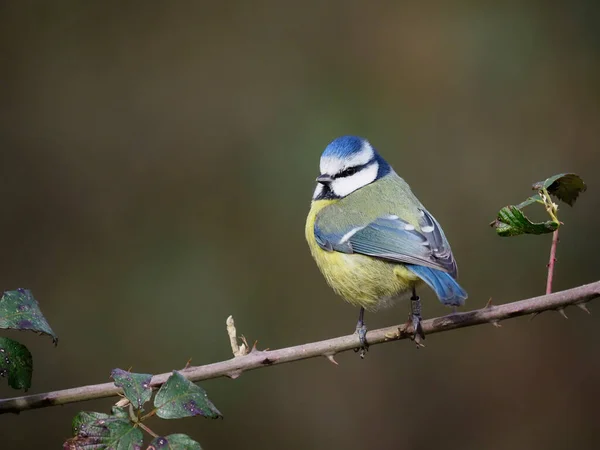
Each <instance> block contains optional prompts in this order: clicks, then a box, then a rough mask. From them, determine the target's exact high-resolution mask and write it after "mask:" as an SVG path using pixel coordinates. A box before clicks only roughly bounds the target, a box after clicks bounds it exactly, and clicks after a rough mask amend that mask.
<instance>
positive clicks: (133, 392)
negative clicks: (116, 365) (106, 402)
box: [110, 369, 152, 409]
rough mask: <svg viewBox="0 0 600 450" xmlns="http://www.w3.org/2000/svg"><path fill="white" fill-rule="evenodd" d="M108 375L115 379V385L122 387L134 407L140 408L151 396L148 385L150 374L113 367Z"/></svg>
mask: <svg viewBox="0 0 600 450" xmlns="http://www.w3.org/2000/svg"><path fill="white" fill-rule="evenodd" d="M110 376H111V377H112V379H113V380H115V386H117V387H120V388H122V389H123V392H124V393H125V397H127V399H128V400H129V401H130V402H131V404H132V405H133V407H134V408H135V409H142V406H143V405H144V403H146V402H147V401H148V400H150V398H151V397H152V388H151V387H150V380H151V379H152V375H150V374H146V373H131V372H127V371H126V370H123V369H114V370H113V371H112V372H111V374H110Z"/></svg>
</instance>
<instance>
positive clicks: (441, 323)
mask: <svg viewBox="0 0 600 450" xmlns="http://www.w3.org/2000/svg"><path fill="white" fill-rule="evenodd" d="M598 297H600V281H596V282H594V283H590V284H586V285H583V286H579V287H576V288H572V289H568V290H566V291H561V292H555V293H554V294H549V295H542V296H539V297H533V298H529V299H526V300H520V301H517V302H512V303H505V304H503V305H491V304H488V305H486V306H485V307H483V308H481V309H476V310H474V311H467V312H462V313H454V314H450V315H447V316H444V317H438V318H435V319H429V320H424V321H422V322H421V326H422V328H423V332H424V333H425V334H426V335H429V334H434V333H440V332H444V331H449V330H454V329H456V328H464V327H470V326H473V325H480V324H484V323H489V324H495V325H497V324H498V322H499V321H501V320H505V319H511V318H513V317H518V316H525V315H528V314H533V313H540V312H543V311H550V310H557V309H560V308H565V307H566V306H569V305H577V306H579V307H580V308H581V309H584V310H585V305H584V304H585V303H586V302H589V301H590V300H593V299H595V298H598ZM412 336H413V329H412V325H409V324H406V323H405V324H402V325H396V326H393V327H389V328H381V329H379V330H371V331H369V332H368V335H367V339H368V342H369V344H370V345H376V344H382V343H384V342H391V341H396V340H401V339H410V338H411V337H412ZM359 346H360V339H359V336H358V334H356V333H355V334H351V335H349V336H340V337H336V338H333V339H327V340H325V341H319V342H312V343H309V344H303V345H297V346H295V347H288V348H281V349H277V350H269V351H266V350H265V351H260V350H256V349H253V350H252V351H251V352H250V353H249V354H247V355H245V356H238V357H234V358H231V359H228V360H226V361H221V362H217V363H213V364H207V365H205V366H196V367H194V366H192V367H188V368H185V369H183V370H181V371H180V372H181V374H182V375H183V376H185V377H186V378H188V379H189V380H191V381H194V382H197V381H201V380H207V379H209V378H218V377H229V378H237V377H238V376H239V375H241V374H242V373H243V372H245V371H248V370H254V369H260V368H263V367H269V366H274V365H277V364H283V363H288V362H292V361H298V360H301V359H308V358H315V357H319V356H321V357H325V358H331V357H332V356H333V355H335V354H336V353H340V352H345V351H348V350H353V349H355V348H357V347H359ZM171 373H172V372H167V373H163V374H160V375H155V376H153V377H152V381H151V383H150V384H151V386H152V387H153V388H155V389H156V388H158V387H159V386H161V385H162V384H164V383H165V382H166V381H167V379H168V378H169V377H170V376H171ZM121 392H122V391H121V389H119V388H117V387H116V386H115V385H114V383H103V384H96V385H90V386H80V387H76V388H71V389H64V390H61V391H54V392H45V393H42V394H33V395H26V396H23V397H15V398H7V399H3V400H0V414H2V413H7V412H12V413H18V412H20V411H25V410H28V409H34V408H44V407H47V406H56V405H64V404H67V403H75V402H80V401H84V400H93V399H98V398H106V397H113V396H116V395H118V394H119V393H121Z"/></svg>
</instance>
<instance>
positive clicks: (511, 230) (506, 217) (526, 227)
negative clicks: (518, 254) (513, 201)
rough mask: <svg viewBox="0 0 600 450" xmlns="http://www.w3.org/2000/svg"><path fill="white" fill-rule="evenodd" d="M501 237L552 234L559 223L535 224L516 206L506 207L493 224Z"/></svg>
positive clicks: (550, 221)
mask: <svg viewBox="0 0 600 450" xmlns="http://www.w3.org/2000/svg"><path fill="white" fill-rule="evenodd" d="M490 225H491V226H492V227H494V228H495V229H496V233H498V234H499V235H500V236H504V237H506V236H519V235H520V234H546V233H552V232H553V231H554V230H556V229H557V228H558V226H559V224H558V223H557V222H554V221H552V220H549V221H547V222H539V223H534V222H532V221H531V220H529V219H528V218H527V216H525V214H523V211H521V210H520V209H519V208H517V207H516V206H513V205H510V206H505V207H504V208H502V209H501V210H500V211H499V212H498V218H497V219H496V220H494V221H493V222H492V223H491V224H490Z"/></svg>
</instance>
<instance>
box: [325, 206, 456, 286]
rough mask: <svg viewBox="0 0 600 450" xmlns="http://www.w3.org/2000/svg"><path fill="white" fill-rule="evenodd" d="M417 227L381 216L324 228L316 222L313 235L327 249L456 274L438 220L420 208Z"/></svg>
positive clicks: (454, 265) (391, 217) (394, 217)
mask: <svg viewBox="0 0 600 450" xmlns="http://www.w3.org/2000/svg"><path fill="white" fill-rule="evenodd" d="M419 211H420V212H421V213H422V215H421V217H420V219H419V225H420V228H421V229H420V230H417V229H416V228H415V227H414V226H413V225H411V224H410V223H408V222H407V221H405V220H403V219H401V218H400V217H398V216H395V215H388V216H383V217H379V218H377V219H375V220H374V221H372V222H370V223H368V224H367V225H365V226H357V227H354V228H349V229H342V230H340V231H338V232H335V233H334V232H327V231H325V230H323V229H322V228H321V227H319V220H318V219H317V221H316V222H315V237H316V239H317V242H318V243H319V245H320V246H321V247H322V248H323V249H325V250H328V251H338V252H342V253H361V254H363V255H368V256H373V257H375V258H381V259H386V260H389V261H394V262H400V263H405V264H416V265H420V266H425V267H430V268H432V269H438V270H442V271H444V272H448V273H449V274H450V275H451V276H452V277H453V278H455V277H456V274H457V269H456V262H455V261H454V257H453V256H452V251H451V250H450V245H449V244H448V241H447V240H446V237H445V236H444V234H443V231H442V229H441V227H440V226H439V224H438V223H437V222H436V221H435V219H434V218H433V216H431V214H429V213H428V212H427V211H426V210H424V209H421V210H419Z"/></svg>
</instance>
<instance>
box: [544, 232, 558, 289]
mask: <svg viewBox="0 0 600 450" xmlns="http://www.w3.org/2000/svg"><path fill="white" fill-rule="evenodd" d="M557 245H558V228H557V229H556V230H554V232H553V233H552V246H551V247H550V261H548V280H547V281H546V294H551V293H552V278H553V277H554V264H555V263H556V246H557Z"/></svg>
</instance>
